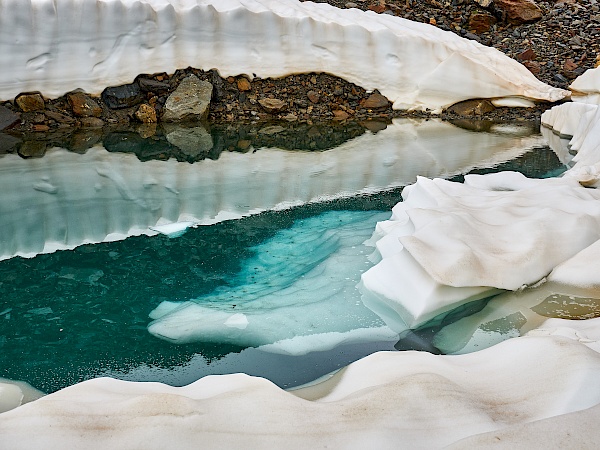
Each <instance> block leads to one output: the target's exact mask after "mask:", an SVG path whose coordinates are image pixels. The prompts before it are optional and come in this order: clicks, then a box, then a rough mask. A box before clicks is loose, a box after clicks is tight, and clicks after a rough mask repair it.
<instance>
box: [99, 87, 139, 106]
mask: <svg viewBox="0 0 600 450" xmlns="http://www.w3.org/2000/svg"><path fill="white" fill-rule="evenodd" d="M101 97H102V101H103V102H104V103H105V104H106V106H108V107H109V108H110V109H121V108H131V107H132V106H136V105H139V104H140V103H142V101H143V100H144V96H143V95H142V91H141V89H140V86H139V85H138V84H137V83H131V84H124V85H122V86H115V87H108V88H106V89H104V91H102V95H101Z"/></svg>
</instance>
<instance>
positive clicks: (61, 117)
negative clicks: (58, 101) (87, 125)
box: [44, 111, 75, 125]
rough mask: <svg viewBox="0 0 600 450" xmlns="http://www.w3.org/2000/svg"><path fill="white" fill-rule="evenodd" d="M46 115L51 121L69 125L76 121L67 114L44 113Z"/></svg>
mask: <svg viewBox="0 0 600 450" xmlns="http://www.w3.org/2000/svg"><path fill="white" fill-rule="evenodd" d="M44 114H45V115H46V117H48V118H49V119H52V120H55V121H56V122H58V123H66V124H68V125H71V124H73V123H75V119H73V118H72V117H70V116H67V115H66V114H62V113H59V112H56V111H44Z"/></svg>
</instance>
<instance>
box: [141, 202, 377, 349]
mask: <svg viewBox="0 0 600 450" xmlns="http://www.w3.org/2000/svg"><path fill="white" fill-rule="evenodd" d="M385 216H387V214H386V213H379V214H375V215H374V214H373V212H361V211H332V212H328V213H323V214H321V215H319V216H315V217H311V218H308V219H302V220H298V221H296V223H295V224H294V225H293V226H292V227H291V228H289V229H286V230H283V231H280V232H278V233H277V234H276V235H275V236H273V237H272V238H270V239H268V240H267V241H265V242H263V243H261V244H259V245H258V246H255V247H253V248H252V249H251V250H250V252H251V256H250V257H249V258H248V259H247V260H246V261H244V262H243V265H242V267H241V270H240V272H239V273H238V274H237V275H236V276H235V277H233V278H232V279H231V280H230V282H229V283H228V285H227V286H223V287H219V288H217V289H216V290H215V291H213V292H212V293H210V294H208V295H205V296H202V297H199V298H197V299H194V300H190V301H185V302H180V303H178V302H163V303H161V304H160V305H159V306H158V307H157V308H156V309H155V310H154V311H152V312H151V313H150V317H151V318H152V319H154V321H153V322H152V323H150V324H149V326H148V331H149V332H150V333H152V334H153V335H155V336H156V337H159V338H161V339H165V340H168V341H170V342H173V343H177V344H183V343H189V342H194V341H201V342H217V343H229V344H235V345H240V346H259V345H263V346H264V345H266V344H273V343H275V342H278V341H282V340H286V339H292V338H295V339H297V338H299V337H303V336H309V335H319V336H320V338H318V342H320V343H319V346H320V347H323V346H324V345H326V344H325V342H327V340H329V341H330V342H338V341H340V336H339V334H340V333H346V332H350V331H353V330H357V329H365V328H374V327H375V328H381V327H382V326H383V323H382V322H381V320H380V319H379V318H378V317H377V316H376V315H375V314H373V313H372V312H370V311H369V310H368V309H366V308H365V307H364V306H363V305H362V303H361V302H360V293H359V292H358V290H357V289H356V284H357V283H358V281H359V280H360V274H361V273H362V272H363V271H364V270H365V268H366V267H368V266H367V263H368V255H369V253H370V250H369V248H368V247H366V246H364V245H362V242H363V241H364V240H365V239H366V238H367V237H368V236H369V235H370V233H371V229H372V227H373V226H374V224H375V223H376V221H377V220H378V219H381V218H383V217H385ZM342 341H343V339H342ZM305 342H308V341H307V340H305ZM281 345H283V344H281ZM327 345H333V344H327Z"/></svg>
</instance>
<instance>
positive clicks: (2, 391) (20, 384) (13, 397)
mask: <svg viewBox="0 0 600 450" xmlns="http://www.w3.org/2000/svg"><path fill="white" fill-rule="evenodd" d="M44 395H45V394H44V393H43V392H41V391H38V390H37V389H35V388H34V387H32V386H31V385H30V384H29V383H26V382H24V381H14V380H7V379H6V378H0V413H3V412H6V411H9V410H11V409H14V408H16V407H18V406H21V405H23V404H25V403H29V402H31V401H34V400H37V399H39V398H42V397H43V396H44Z"/></svg>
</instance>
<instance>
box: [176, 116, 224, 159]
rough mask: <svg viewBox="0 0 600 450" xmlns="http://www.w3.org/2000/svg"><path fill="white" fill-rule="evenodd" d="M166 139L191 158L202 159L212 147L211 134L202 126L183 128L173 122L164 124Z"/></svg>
mask: <svg viewBox="0 0 600 450" xmlns="http://www.w3.org/2000/svg"><path fill="white" fill-rule="evenodd" d="M165 134H166V136H167V141H169V143H170V144H171V145H174V146H175V147H177V148H179V149H180V150H181V151H182V152H183V153H185V154H186V155H188V156H191V157H192V159H193V160H198V159H202V158H203V157H206V155H207V154H208V153H209V152H210V151H211V149H212V148H213V140H212V136H211V135H210V133H209V132H208V131H206V128H204V127H203V126H197V127H192V128H184V127H181V126H178V125H175V124H166V125H165Z"/></svg>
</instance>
